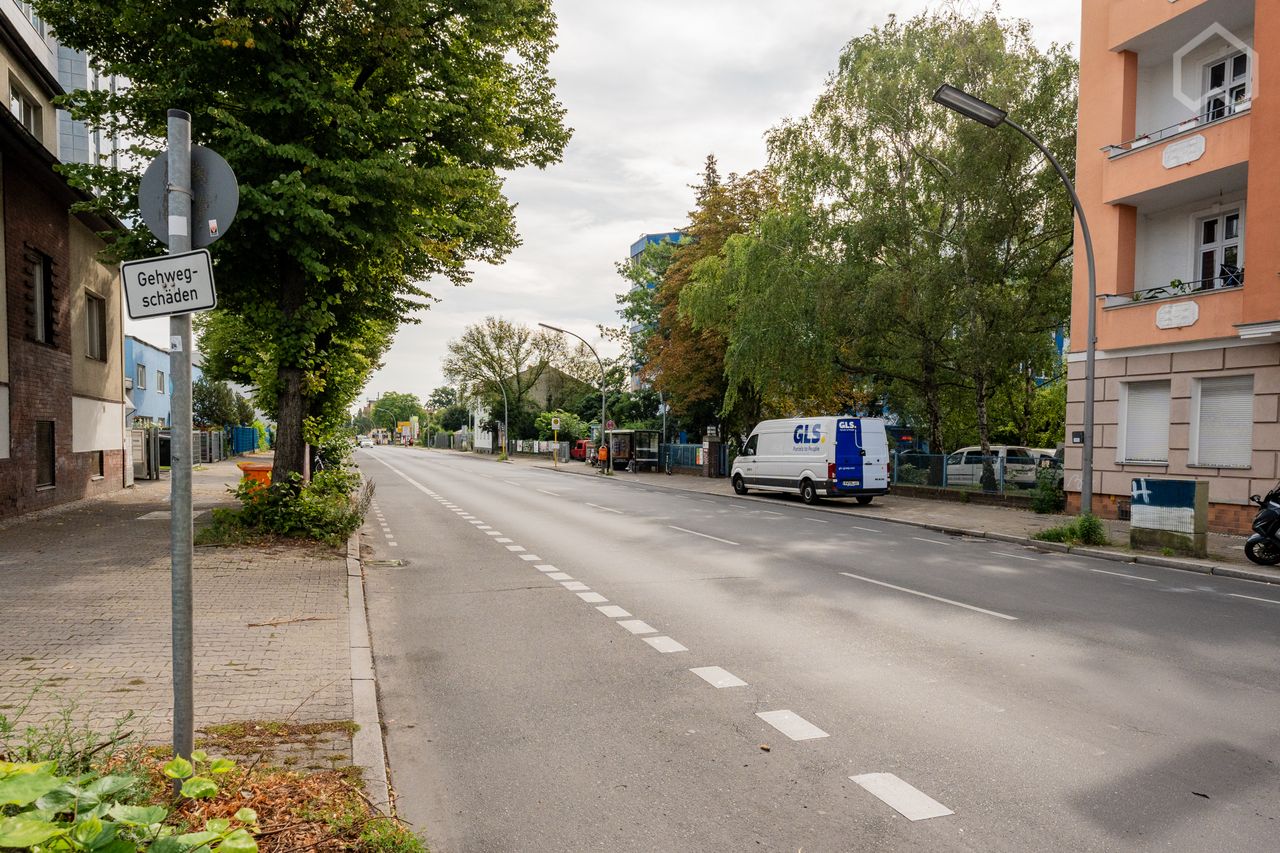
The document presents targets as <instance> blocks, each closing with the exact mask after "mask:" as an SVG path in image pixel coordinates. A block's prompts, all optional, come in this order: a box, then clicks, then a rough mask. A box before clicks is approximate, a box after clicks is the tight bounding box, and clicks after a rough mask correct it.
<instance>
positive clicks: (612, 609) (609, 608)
mask: <svg viewBox="0 0 1280 853" xmlns="http://www.w3.org/2000/svg"><path fill="white" fill-rule="evenodd" d="M596 610H599V611H600V612H601V613H603V614H604V615H605V616H608V617H609V618H610V619H618V618H619V617H622V616H630V615H631V614H630V613H628V612H627V611H625V610H623V609H622V608H621V607H619V606H618V605H616V604H606V605H604V606H603V607H597V608H596Z"/></svg>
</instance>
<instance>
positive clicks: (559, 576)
mask: <svg viewBox="0 0 1280 853" xmlns="http://www.w3.org/2000/svg"><path fill="white" fill-rule="evenodd" d="M542 570H543V571H544V572H546V571H547V569H546V567H544V568H543V569H542ZM547 577H549V578H551V579H552V580H553V581H571V580H573V575H571V574H568V573H566V572H547Z"/></svg>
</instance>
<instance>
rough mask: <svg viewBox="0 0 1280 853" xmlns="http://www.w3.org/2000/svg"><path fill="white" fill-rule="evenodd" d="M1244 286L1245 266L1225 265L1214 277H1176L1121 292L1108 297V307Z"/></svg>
mask: <svg viewBox="0 0 1280 853" xmlns="http://www.w3.org/2000/svg"><path fill="white" fill-rule="evenodd" d="M1243 286H1244V267H1231V266H1225V265H1224V266H1223V267H1222V270H1221V272H1220V273H1219V274H1218V275H1216V276H1214V277H1213V278H1202V279H1197V280H1196V281H1183V280H1182V279H1177V278H1175V279H1174V280H1173V281H1171V282H1169V283H1168V284H1165V285H1162V286H1160V287H1148V288H1147V289H1146V290H1135V291H1134V292H1133V293H1121V294H1118V295H1116V296H1109V297H1107V307H1108V308H1110V307H1113V306H1116V305H1128V304H1129V303H1131V302H1146V301H1147V300H1150V299H1169V298H1170V297H1174V296H1194V295H1196V294H1198V293H1205V292H1208V291H1214V290H1228V289H1230V288H1234V287H1243Z"/></svg>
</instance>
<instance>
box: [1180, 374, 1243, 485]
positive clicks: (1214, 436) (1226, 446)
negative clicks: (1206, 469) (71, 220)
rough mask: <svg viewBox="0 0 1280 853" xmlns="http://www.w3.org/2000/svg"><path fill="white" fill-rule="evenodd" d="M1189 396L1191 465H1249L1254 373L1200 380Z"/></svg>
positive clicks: (1230, 466) (1222, 466) (1232, 466)
mask: <svg viewBox="0 0 1280 853" xmlns="http://www.w3.org/2000/svg"><path fill="white" fill-rule="evenodd" d="M1192 396H1193V400H1192V403H1193V409H1194V411H1193V412H1192V414H1191V422H1192V429H1193V430H1195V433H1194V435H1192V437H1191V449H1192V454H1193V456H1192V458H1191V464H1192V465H1206V466H1215V467H1221V468H1248V467H1249V466H1250V465H1251V464H1252V463H1253V376H1252V375H1248V376H1217V377H1212V378H1208V377H1206V378H1204V379H1199V380H1196V384H1195V388H1194V389H1193V395H1192Z"/></svg>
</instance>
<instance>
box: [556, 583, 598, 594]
mask: <svg viewBox="0 0 1280 853" xmlns="http://www.w3.org/2000/svg"><path fill="white" fill-rule="evenodd" d="M560 585H561V586H562V587H564V588H565V589H567V590H569V591H570V592H578V591H579V590H587V589H591V587H589V586H587V585H586V584H585V583H583V582H582V581H560Z"/></svg>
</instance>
